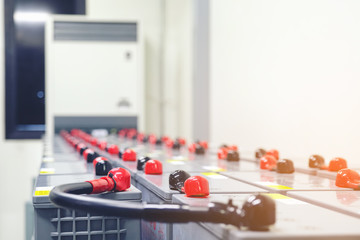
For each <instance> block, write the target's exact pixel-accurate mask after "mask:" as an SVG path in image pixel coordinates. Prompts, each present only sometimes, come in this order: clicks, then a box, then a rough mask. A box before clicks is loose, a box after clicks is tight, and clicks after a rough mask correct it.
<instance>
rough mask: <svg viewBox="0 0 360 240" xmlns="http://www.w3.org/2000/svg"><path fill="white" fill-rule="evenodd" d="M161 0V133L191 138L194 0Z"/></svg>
mask: <svg viewBox="0 0 360 240" xmlns="http://www.w3.org/2000/svg"><path fill="white" fill-rule="evenodd" d="M164 2H165V27H164V29H165V30H164V51H163V52H164V59H163V61H164V64H163V79H164V85H163V86H161V87H162V88H163V93H164V95H163V108H164V118H163V123H164V134H168V135H169V136H171V137H179V136H181V137H185V138H186V139H192V138H193V129H192V114H193V96H192V81H193V68H192V66H193V61H192V57H193V55H192V49H193V16H192V14H193V1H192V0H165V1H164Z"/></svg>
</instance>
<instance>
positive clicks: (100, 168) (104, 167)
mask: <svg viewBox="0 0 360 240" xmlns="http://www.w3.org/2000/svg"><path fill="white" fill-rule="evenodd" d="M111 169H112V165H111V163H110V162H109V161H104V160H100V161H98V162H97V163H96V164H95V174H96V175H99V176H105V175H107V174H108V173H109V171H110V170H111Z"/></svg>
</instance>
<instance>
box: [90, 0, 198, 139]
mask: <svg viewBox="0 0 360 240" xmlns="http://www.w3.org/2000/svg"><path fill="white" fill-rule="evenodd" d="M192 7H193V6H192V1H191V0H186V1H183V0H106V1H98V0H88V1H87V14H88V15H89V16H91V17H106V18H123V19H135V20H137V19H139V20H140V22H141V24H142V30H143V35H144V42H145V55H146V56H145V81H146V83H145V94H146V96H145V109H146V110H145V112H146V123H145V130H146V131H147V132H154V133H156V134H167V135H170V136H171V137H177V136H182V137H185V138H188V139H191V138H192V122H191V119H192V117H191V116H192V95H191V91H192V67H191V66H192V61H191V59H192V40H193V39H192V36H193V35H192Z"/></svg>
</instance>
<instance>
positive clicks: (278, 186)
mask: <svg viewBox="0 0 360 240" xmlns="http://www.w3.org/2000/svg"><path fill="white" fill-rule="evenodd" d="M266 186H267V187H270V188H273V189H277V190H289V189H293V188H292V187H287V186H283V185H266Z"/></svg>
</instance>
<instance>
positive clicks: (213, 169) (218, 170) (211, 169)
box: [203, 166, 226, 172]
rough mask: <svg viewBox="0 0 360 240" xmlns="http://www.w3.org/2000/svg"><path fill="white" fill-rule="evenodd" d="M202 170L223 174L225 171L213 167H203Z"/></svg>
mask: <svg viewBox="0 0 360 240" xmlns="http://www.w3.org/2000/svg"><path fill="white" fill-rule="evenodd" d="M203 169H206V170H208V171H214V172H225V171H226V170H225V169H223V168H219V167H215V166H203Z"/></svg>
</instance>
